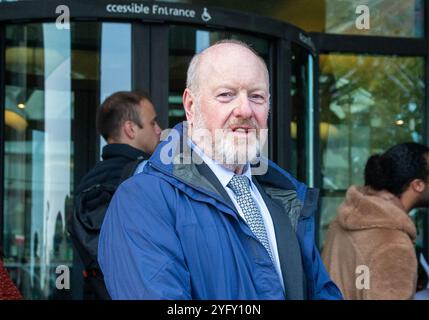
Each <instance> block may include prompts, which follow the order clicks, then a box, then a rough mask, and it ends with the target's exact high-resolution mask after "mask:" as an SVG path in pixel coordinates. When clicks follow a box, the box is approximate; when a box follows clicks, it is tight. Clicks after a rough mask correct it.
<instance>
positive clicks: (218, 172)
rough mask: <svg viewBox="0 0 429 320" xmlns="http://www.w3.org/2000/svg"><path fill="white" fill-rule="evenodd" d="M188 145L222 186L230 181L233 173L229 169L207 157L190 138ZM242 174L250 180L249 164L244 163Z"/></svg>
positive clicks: (225, 185)
mask: <svg viewBox="0 0 429 320" xmlns="http://www.w3.org/2000/svg"><path fill="white" fill-rule="evenodd" d="M187 142H188V145H189V146H190V147H191V149H192V150H193V151H194V152H196V153H197V155H198V156H199V157H200V158H201V159H202V160H203V161H204V162H205V163H206V164H207V165H208V167H209V168H210V170H211V171H212V172H213V173H214V174H215V176H216V177H217V178H218V179H219V181H220V183H221V184H222V186H223V187H224V188H226V187H227V186H228V183H229V182H230V181H231V179H232V177H233V176H234V175H235V173H234V172H232V171H231V170H229V169H227V168H225V167H223V166H221V165H220V164H218V163H216V162H215V161H214V160H213V159H211V158H210V157H208V156H207V155H206V154H205V153H204V152H203V150H201V149H200V148H199V147H198V146H197V145H196V144H195V143H194V142H193V141H192V140H191V139H190V138H188V139H187ZM242 175H244V176H246V177H247V178H248V179H249V181H250V182H251V181H252V171H251V169H250V165H249V164H246V166H245V167H244V171H243V173H242Z"/></svg>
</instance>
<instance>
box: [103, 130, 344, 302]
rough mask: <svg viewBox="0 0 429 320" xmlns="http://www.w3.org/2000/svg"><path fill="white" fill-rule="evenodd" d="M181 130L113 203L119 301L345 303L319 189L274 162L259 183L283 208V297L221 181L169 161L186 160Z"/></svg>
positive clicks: (108, 247)
mask: <svg viewBox="0 0 429 320" xmlns="http://www.w3.org/2000/svg"><path fill="white" fill-rule="evenodd" d="M174 129H175V130H176V131H175V132H172V133H171V135H170V136H169V137H168V138H167V139H166V140H165V141H163V142H162V143H161V144H160V145H159V146H158V147H157V149H156V150H155V153H154V154H153V155H152V157H151V158H150V159H149V162H148V165H146V167H145V169H144V171H143V173H142V174H138V175H135V176H133V177H132V178H130V179H128V180H127V181H125V182H124V183H123V184H121V186H120V187H119V188H118V190H117V192H116V193H115V195H114V197H113V199H112V201H111V202H110V206H109V209H108V211H107V213H106V217H105V219H104V222H103V225H102V229H101V233H100V241H99V251H98V258H99V260H98V261H99V264H100V267H101V269H102V271H103V273H104V275H105V281H106V285H107V288H108V290H109V293H110V295H111V296H112V298H113V299H228V300H229V299H285V298H287V299H340V298H341V293H340V291H339V290H338V288H337V287H336V286H335V284H334V283H333V282H332V281H331V280H330V278H329V275H328V273H327V272H326V270H325V268H324V266H323V264H322V261H321V258H320V256H319V252H318V250H317V248H316V245H315V241H314V228H315V226H314V212H315V210H316V209H317V207H316V205H317V191H316V190H312V189H309V188H307V187H306V186H305V185H304V184H302V183H300V182H298V181H296V180H295V179H294V178H293V177H292V176H291V175H289V174H288V173H287V172H285V171H284V170H282V169H281V168H280V167H278V166H277V165H275V164H274V163H272V162H269V164H268V165H269V168H268V172H267V173H266V174H265V175H262V176H256V180H257V183H258V184H259V186H260V189H259V190H261V191H263V196H264V197H265V199H264V200H265V202H266V203H267V202H269V203H267V206H268V207H271V208H273V209H272V210H271V209H269V210H270V214H271V215H272V218H273V223H274V227H275V230H276V238H277V244H278V250H279V256H280V261H281V265H282V273H283V276H284V280H285V291H286V292H283V289H282V286H281V283H280V279H279V277H278V274H277V272H276V270H275V267H274V265H273V263H272V261H271V259H270V257H269V255H268V253H267V251H266V250H265V248H264V247H263V245H262V244H261V243H260V242H259V240H257V239H256V237H255V236H254V234H253V233H252V231H251V230H250V229H249V227H248V226H247V224H246V223H245V222H244V221H243V219H240V217H239V214H238V213H237V211H236V209H235V207H234V205H232V204H231V200H229V201H228V199H229V198H228V196H226V197H225V196H224V195H222V188H217V187H216V179H211V178H210V174H207V172H206V173H204V170H201V168H200V167H198V166H197V165H196V164H195V163H190V164H187V163H186V161H185V163H184V161H179V162H178V163H165V162H166V161H164V160H166V159H165V158H164V157H168V155H169V154H172V155H173V157H174V155H175V154H177V156H178V157H179V158H180V157H181V156H183V154H182V153H181V152H179V153H177V150H178V149H179V148H180V147H179V145H180V144H181V142H180V141H181V140H182V138H181V135H182V125H181V124H180V125H177V126H176V127H175V128H174ZM173 131H174V130H173ZM177 132H179V134H176V133H177ZM177 140H178V141H177ZM182 145H183V144H182ZM169 151H171V152H169ZM181 160H183V159H181ZM217 181H218V180H217ZM218 183H219V182H218ZM274 202H275V204H274ZM274 207H277V209H274ZM274 212H275V213H276V215H275V216H274V215H273V214H274ZM282 239H284V241H281V240H282ZM294 248H296V251H292V250H293V249H294ZM288 270H290V272H288Z"/></svg>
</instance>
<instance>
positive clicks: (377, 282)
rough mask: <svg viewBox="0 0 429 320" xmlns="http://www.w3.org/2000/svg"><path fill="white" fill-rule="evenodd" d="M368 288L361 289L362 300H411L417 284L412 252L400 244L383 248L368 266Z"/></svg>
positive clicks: (415, 265)
mask: <svg viewBox="0 0 429 320" xmlns="http://www.w3.org/2000/svg"><path fill="white" fill-rule="evenodd" d="M368 272H369V288H368V289H362V290H363V297H364V299H368V300H391V299H395V300H400V299H401V300H402V299H412V298H413V297H414V294H415V289H416V282H417V260H416V257H415V253H414V251H413V250H410V247H409V246H406V245H402V244H397V243H396V244H390V245H386V246H383V247H382V248H380V249H379V250H377V252H375V253H374V254H373V255H372V257H371V260H370V263H369V266H368Z"/></svg>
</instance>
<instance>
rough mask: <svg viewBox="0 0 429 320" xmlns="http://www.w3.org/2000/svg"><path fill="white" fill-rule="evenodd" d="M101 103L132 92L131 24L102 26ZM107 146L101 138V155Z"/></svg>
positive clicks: (106, 24) (107, 24)
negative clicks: (118, 94)
mask: <svg viewBox="0 0 429 320" xmlns="http://www.w3.org/2000/svg"><path fill="white" fill-rule="evenodd" d="M100 56H101V57H100V59H101V70H102V72H101V75H100V101H101V102H102V101H104V100H105V99H106V98H107V97H108V96H110V95H111V94H113V93H115V92H117V91H130V90H131V24H129V23H103V24H102V26H101V52H100ZM106 144H107V142H106V141H105V140H104V138H103V137H101V136H100V155H101V153H102V151H101V150H102V149H103V147H104V146H105V145H106Z"/></svg>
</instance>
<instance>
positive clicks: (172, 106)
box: [168, 26, 269, 128]
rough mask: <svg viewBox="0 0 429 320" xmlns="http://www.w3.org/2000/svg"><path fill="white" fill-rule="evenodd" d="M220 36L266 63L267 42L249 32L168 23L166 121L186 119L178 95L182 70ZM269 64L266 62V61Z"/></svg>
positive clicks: (182, 85) (182, 86)
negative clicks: (244, 46)
mask: <svg viewBox="0 0 429 320" xmlns="http://www.w3.org/2000/svg"><path fill="white" fill-rule="evenodd" d="M222 39H236V40H241V41H244V42H245V43H247V44H249V45H251V46H252V48H253V49H254V50H256V52H258V54H259V55H260V56H261V57H262V58H263V59H264V60H265V62H266V63H267V64H268V54H269V42H268V41H266V40H264V39H260V38H256V37H253V36H249V35H244V34H238V33H231V32H226V31H205V30H198V29H196V28H193V27H185V26H171V27H170V33H169V44H170V53H169V79H170V80H169V90H170V93H169V97H168V103H169V110H168V124H169V127H170V128H172V127H173V126H174V125H175V124H177V123H179V122H181V121H183V120H185V119H186V117H185V111H184V109H183V105H182V94H183V90H185V87H186V71H187V69H188V65H189V62H190V61H191V59H192V57H193V55H194V54H195V53H197V52H200V51H202V50H203V49H205V48H207V47H208V46H210V45H211V44H213V43H215V42H217V41H219V40H222ZM268 65H269V64H268Z"/></svg>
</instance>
